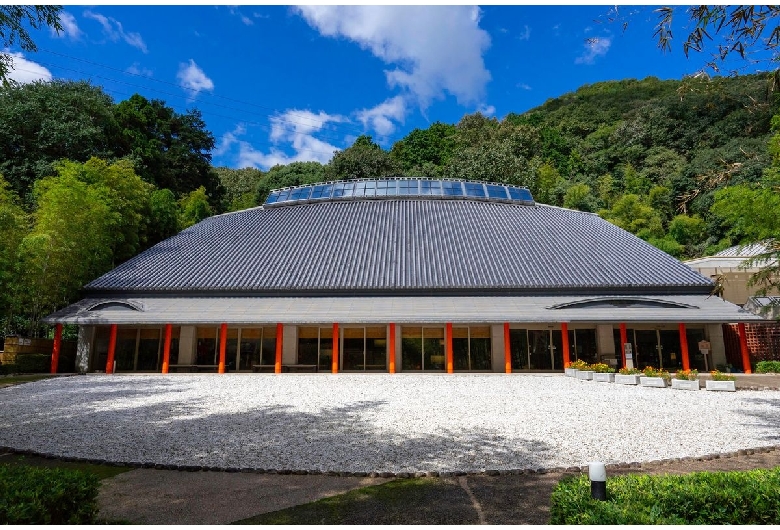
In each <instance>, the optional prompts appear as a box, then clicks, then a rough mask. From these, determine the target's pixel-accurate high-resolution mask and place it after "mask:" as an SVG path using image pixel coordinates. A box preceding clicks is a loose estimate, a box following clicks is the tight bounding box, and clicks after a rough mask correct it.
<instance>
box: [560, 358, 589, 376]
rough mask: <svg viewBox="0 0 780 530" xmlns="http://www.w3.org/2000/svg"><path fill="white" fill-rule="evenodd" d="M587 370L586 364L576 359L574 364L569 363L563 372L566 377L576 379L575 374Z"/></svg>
mask: <svg viewBox="0 0 780 530" xmlns="http://www.w3.org/2000/svg"><path fill="white" fill-rule="evenodd" d="M587 368H588V363H586V362H585V361H583V360H581V359H577V360H576V361H574V362H571V363H569V366H567V367H566V369H565V370H564V372H565V373H566V375H567V376H568V377H577V372H578V371H580V370H585V369H587Z"/></svg>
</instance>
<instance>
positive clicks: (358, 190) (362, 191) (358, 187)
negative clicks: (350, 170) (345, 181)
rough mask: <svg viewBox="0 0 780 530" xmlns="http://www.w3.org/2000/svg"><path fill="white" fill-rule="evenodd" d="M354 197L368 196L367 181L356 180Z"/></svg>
mask: <svg viewBox="0 0 780 530" xmlns="http://www.w3.org/2000/svg"><path fill="white" fill-rule="evenodd" d="M352 196H353V197H365V196H366V183H365V182H355V191H354V192H353V195H352Z"/></svg>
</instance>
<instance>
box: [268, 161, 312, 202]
mask: <svg viewBox="0 0 780 530" xmlns="http://www.w3.org/2000/svg"><path fill="white" fill-rule="evenodd" d="M323 180H327V176H326V174H325V167H324V166H323V165H322V164H320V163H319V162H293V163H291V164H287V165H286V166H281V165H277V166H274V167H272V168H271V169H269V170H268V172H267V173H266V174H265V175H264V176H263V177H262V178H261V179H260V182H259V184H258V185H257V201H256V202H257V204H263V203H264V202H265V199H266V198H267V197H268V194H269V193H271V190H273V189H278V188H287V187H290V186H302V185H304V184H314V183H315V182H322V181H323Z"/></svg>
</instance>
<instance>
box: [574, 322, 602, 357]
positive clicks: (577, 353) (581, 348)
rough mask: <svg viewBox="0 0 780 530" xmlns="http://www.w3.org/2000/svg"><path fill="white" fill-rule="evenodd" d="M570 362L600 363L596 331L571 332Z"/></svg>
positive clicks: (579, 330)
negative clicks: (580, 360)
mask: <svg viewBox="0 0 780 530" xmlns="http://www.w3.org/2000/svg"><path fill="white" fill-rule="evenodd" d="M569 349H570V350H571V351H570V352H569V360H571V361H574V360H577V359H582V360H583V361H585V362H586V363H589V364H593V363H596V362H598V359H597V358H598V348H596V330H595V329H577V330H569Z"/></svg>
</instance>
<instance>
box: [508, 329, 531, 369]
mask: <svg viewBox="0 0 780 530" xmlns="http://www.w3.org/2000/svg"><path fill="white" fill-rule="evenodd" d="M509 352H510V356H511V357H512V369H513V370H528V330H525V329H510V330H509Z"/></svg>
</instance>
